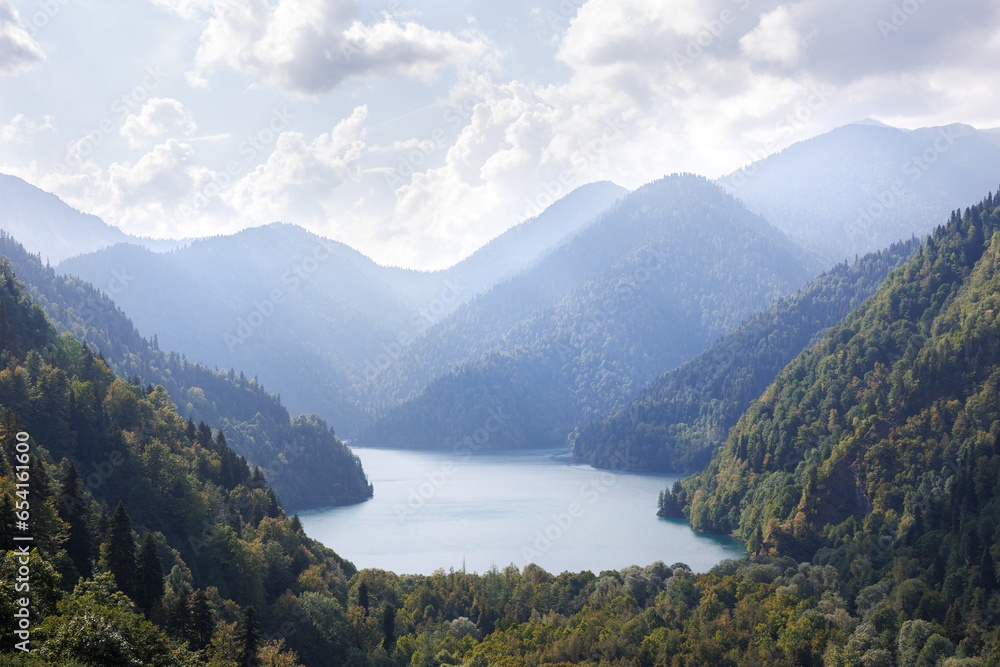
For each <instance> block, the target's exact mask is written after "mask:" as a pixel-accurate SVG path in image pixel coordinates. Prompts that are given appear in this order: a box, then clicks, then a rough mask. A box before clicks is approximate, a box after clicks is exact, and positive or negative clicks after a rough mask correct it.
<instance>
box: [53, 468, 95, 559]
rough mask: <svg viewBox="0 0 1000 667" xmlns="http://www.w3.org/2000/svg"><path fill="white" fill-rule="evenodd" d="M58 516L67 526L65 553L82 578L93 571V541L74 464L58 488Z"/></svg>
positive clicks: (81, 485) (85, 505)
mask: <svg viewBox="0 0 1000 667" xmlns="http://www.w3.org/2000/svg"><path fill="white" fill-rule="evenodd" d="M59 516H60V517H61V518H62V519H63V521H65V522H66V523H67V524H68V525H69V535H68V536H67V539H66V547H65V548H66V553H67V554H68V555H69V557H70V560H72V561H73V565H74V567H76V571H77V572H79V573H80V576H82V577H89V576H90V575H91V573H92V571H93V565H92V562H91V559H92V558H93V556H94V541H93V536H92V535H91V534H90V525H89V511H88V509H87V504H86V500H85V499H84V497H83V483H82V482H81V480H80V472H79V471H78V470H77V469H76V465H75V464H74V463H70V464H69V469H68V470H67V471H66V476H65V477H63V480H62V484H60V486H59Z"/></svg>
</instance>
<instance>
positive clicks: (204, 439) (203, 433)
mask: <svg viewBox="0 0 1000 667" xmlns="http://www.w3.org/2000/svg"><path fill="white" fill-rule="evenodd" d="M197 437H198V442H199V443H200V444H201V446H202V447H204V448H205V449H211V448H212V429H211V427H210V426H209V425H208V424H206V423H205V422H204V420H202V421H200V422H198V436H197Z"/></svg>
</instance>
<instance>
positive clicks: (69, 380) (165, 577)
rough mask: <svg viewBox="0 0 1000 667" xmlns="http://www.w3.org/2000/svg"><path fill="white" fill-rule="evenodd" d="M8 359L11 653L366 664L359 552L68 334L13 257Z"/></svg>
mask: <svg viewBox="0 0 1000 667" xmlns="http://www.w3.org/2000/svg"><path fill="white" fill-rule="evenodd" d="M0 359H2V362H3V368H2V370H0V442H2V449H0V517H2V522H0V549H2V563H0V568H2V570H3V576H2V578H0V589H2V592H3V594H2V595H0V608H2V613H3V615H4V617H5V618H7V619H8V620H9V619H12V618H15V616H14V614H15V611H16V610H18V609H20V608H21V607H22V606H23V605H22V604H21V603H20V602H19V600H21V599H22V598H23V599H25V600H27V609H28V614H29V616H28V618H29V621H28V623H29V626H30V636H29V638H28V640H27V641H28V643H27V644H25V645H24V648H26V649H30V651H31V653H30V656H28V655H26V654H25V653H22V652H20V651H19V650H18V649H16V648H15V643H16V642H20V641H25V637H23V636H17V635H15V634H14V629H15V626H14V625H13V624H12V623H10V622H5V623H3V624H0V639H2V649H0V651H2V652H3V653H5V654H6V655H5V656H4V658H3V660H4V662H5V664H15V665H46V664H52V665H71V664H90V665H136V666H138V665H143V666H163V667H173V666H175V665H195V664H212V665H218V666H220V667H222V666H225V667H237V666H238V665H243V664H248V662H247V661H248V660H251V661H252V660H254V659H257V658H261V659H265V660H267V659H270V660H278V661H280V662H272V663H270V664H282V665H295V664H297V659H296V657H295V656H294V655H293V654H291V653H289V652H288V651H287V649H289V648H291V649H293V650H294V651H296V652H297V653H298V656H299V657H300V658H301V659H303V660H305V661H306V662H307V663H308V664H309V665H330V666H331V667H332V666H334V665H336V666H338V667H339V666H342V665H353V664H359V665H360V664H368V663H367V660H366V659H365V658H364V655H363V652H362V651H360V650H359V649H358V648H356V646H355V645H354V644H353V643H352V640H351V639H350V638H349V637H348V631H347V629H346V628H347V627H348V621H347V613H346V612H345V607H346V606H347V604H348V597H347V596H348V590H347V586H346V582H347V580H348V578H349V577H351V576H352V575H354V573H355V569H354V567H353V566H352V565H351V564H350V563H348V562H346V561H344V560H343V559H341V558H339V557H338V556H337V555H336V554H335V553H334V552H332V551H331V550H330V549H328V548H326V547H324V546H323V545H321V544H319V543H317V542H315V541H313V540H310V539H309V538H307V537H306V536H305V534H304V533H303V532H302V526H301V523H300V522H299V521H298V519H297V518H293V519H291V520H289V519H288V518H287V517H286V515H285V514H284V512H283V511H282V509H281V507H280V505H279V503H278V501H277V499H276V497H275V495H274V493H273V491H271V490H270V489H269V488H268V487H267V484H266V482H265V480H264V477H263V475H262V474H261V472H260V470H259V469H258V470H255V471H251V469H250V468H249V467H248V466H247V464H246V461H245V460H244V459H243V458H242V457H239V456H238V455H237V454H235V453H234V452H233V451H232V450H231V449H230V448H229V447H228V446H227V445H226V442H225V437H224V436H223V435H221V433H219V432H218V431H213V430H212V429H211V428H209V427H208V426H205V427H201V428H197V429H196V428H195V427H194V426H193V425H191V424H190V422H188V423H187V424H186V423H185V421H184V419H182V418H181V417H180V416H179V415H178V414H177V412H176V410H175V409H174V406H173V404H172V403H171V401H170V398H169V397H168V396H167V394H166V392H165V391H163V389H162V388H159V387H156V388H152V389H148V388H144V387H142V386H139V385H134V384H130V383H128V382H126V381H124V380H122V379H120V378H117V377H115V375H114V374H113V373H112V372H111V371H110V370H109V369H108V367H107V366H106V365H105V363H104V362H103V361H102V360H101V359H100V357H97V356H95V355H94V354H93V353H92V351H91V350H90V349H89V348H88V347H86V346H84V345H82V344H81V343H79V342H78V341H77V340H76V339H74V338H73V337H72V336H70V335H69V334H64V335H62V336H57V334H56V331H55V329H54V328H53V327H52V326H51V324H50V323H49V322H48V320H47V319H46V317H45V314H44V313H43V312H42V310H41V308H40V307H38V305H36V304H33V303H32V302H31V298H30V296H29V294H28V291H27V289H26V288H25V286H24V285H23V283H21V282H20V281H18V280H17V279H16V278H15V276H14V273H13V271H12V267H11V264H10V262H9V261H8V260H7V259H6V258H0ZM18 443H21V444H18ZM25 450H27V451H25ZM15 474H16V475H17V476H16V477H15ZM15 480H16V481H17V482H19V483H20V484H22V485H23V486H16V485H15ZM15 508H16V509H17V512H18V513H17V514H16V515H15ZM15 518H16V519H17V522H15ZM15 535H17V536H20V537H24V536H30V537H32V538H33V541H32V542H29V543H28V544H29V546H31V547H33V548H32V550H31V553H30V556H29V557H27V558H26V557H25V556H23V555H19V552H18V551H15V550H14V549H15V545H17V546H23V545H24V544H25V543H24V542H15V541H14V540H13V537H14V536H15ZM26 561H27V563H26ZM18 572H19V573H20V574H16V573H18ZM26 573H27V574H26ZM15 575H16V576H19V577H22V578H26V579H23V580H26V581H28V582H29V587H28V588H24V587H22V588H20V589H18V590H17V591H15ZM126 596H127V597H126ZM22 629H23V627H22ZM265 635H266V636H268V637H269V640H268V641H267V642H266V643H265V642H264V641H263V638H264V636H265ZM10 654H14V655H13V656H11V655H10ZM279 654H280V655H279ZM255 656H256V657H255ZM268 656H271V657H270V658H268Z"/></svg>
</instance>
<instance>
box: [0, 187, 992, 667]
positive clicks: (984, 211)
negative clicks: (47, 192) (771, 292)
mask: <svg viewBox="0 0 1000 667" xmlns="http://www.w3.org/2000/svg"><path fill="white" fill-rule="evenodd" d="M998 270H1000V202H998V201H997V200H996V199H995V198H994V197H993V195H992V194H991V195H990V196H988V197H987V198H986V199H985V200H984V201H983V202H982V203H980V204H978V205H976V206H974V207H970V208H969V209H967V210H965V211H964V212H958V211H956V212H955V213H954V214H953V215H952V217H951V218H950V220H949V221H948V222H947V224H945V225H942V226H940V227H939V228H938V229H937V230H935V232H934V233H933V234H932V235H931V236H930V237H929V238H928V239H927V240H926V241H925V243H924V244H923V245H922V247H921V248H920V250H919V251H918V252H917V253H916V254H915V255H914V256H913V257H912V258H911V259H910V260H908V261H906V262H905V263H904V264H903V265H902V266H900V267H899V268H896V269H894V270H892V271H891V272H890V273H889V275H888V277H887V278H886V280H885V281H884V282H883V283H882V284H881V286H880V287H879V288H878V289H877V290H876V291H875V293H874V294H873V295H872V296H871V297H870V298H868V299H866V300H864V302H863V303H862V304H861V305H860V306H859V307H858V308H856V309H855V310H854V311H852V312H851V313H850V314H849V315H848V316H847V317H846V318H845V319H844V320H843V321H842V322H840V323H839V324H836V325H834V326H832V327H831V328H829V329H828V330H827V331H826V333H825V334H824V335H823V336H822V338H821V339H820V340H818V341H816V342H815V343H813V344H812V345H810V346H809V347H808V348H807V349H806V350H804V351H802V352H801V354H799V355H798V356H797V357H796V358H795V359H794V360H792V361H791V363H790V364H788V366H787V367H786V368H784V369H783V370H782V371H781V372H780V373H779V374H778V375H777V377H776V378H775V379H774V381H773V382H772V383H771V384H770V385H769V386H767V387H766V389H764V390H763V392H762V393H761V395H760V397H759V398H757V399H756V400H754V401H753V402H752V403H751V404H750V406H749V408H748V409H747V410H746V411H745V412H744V413H743V415H742V416H741V417H740V418H739V420H738V421H737V423H736V424H735V426H734V427H733V428H732V430H731V432H730V433H729V436H728V437H727V438H726V440H725V442H724V444H723V446H722V448H721V449H719V450H717V451H716V453H715V454H714V455H713V457H712V459H711V462H710V463H709V464H708V466H707V467H706V468H705V470H704V471H702V472H701V473H699V474H696V475H694V476H692V477H689V478H687V479H686V480H684V481H683V482H682V483H681V484H679V485H677V486H675V487H674V488H672V489H669V490H665V491H664V492H663V494H662V495H661V500H660V507H661V513H663V514H665V515H676V514H680V515H682V516H684V517H686V518H687V519H688V520H690V521H691V523H692V525H694V527H695V528H697V529H700V530H705V531H715V532H724V533H729V532H732V533H734V534H735V535H737V536H739V537H740V538H742V539H743V540H745V541H746V542H747V545H748V550H749V552H750V553H749V556H748V557H747V558H745V559H742V560H738V561H726V562H723V563H720V564H719V565H717V566H716V567H715V568H713V569H712V570H711V571H710V572H708V573H704V574H696V573H694V572H692V571H691V570H690V569H689V568H688V567H687V566H686V565H684V564H683V563H674V564H671V565H666V564H665V563H652V564H648V565H645V566H634V567H630V568H625V569H623V570H620V571H605V572H600V573H596V574H595V573H592V572H578V573H572V572H564V573H560V574H554V573H548V572H545V571H544V570H542V569H540V568H538V567H536V566H534V565H528V566H526V567H524V568H522V569H518V568H516V567H513V566H510V567H506V568H494V569H492V570H490V571H487V572H484V573H479V574H476V573H467V572H462V571H449V572H444V571H438V572H436V573H434V574H433V575H430V576H413V575H406V574H405V573H402V574H400V573H392V572H385V571H380V570H372V569H360V570H359V569H358V568H357V567H356V566H355V565H354V564H352V563H349V562H347V561H345V560H344V559H342V558H340V557H339V556H338V555H337V554H336V553H335V552H334V551H332V550H331V549H329V548H327V547H325V546H323V545H321V544H319V543H317V542H315V541H314V540H311V539H309V538H308V537H307V536H306V535H305V534H304V532H303V530H302V524H301V522H300V521H299V519H298V517H297V516H295V515H293V516H291V517H289V516H288V514H287V513H286V512H285V510H284V509H283V506H282V504H281V499H280V498H279V497H278V495H276V494H275V492H274V491H273V490H272V488H271V487H270V486H269V484H268V482H267V479H266V478H265V475H264V473H263V471H262V470H261V469H260V468H259V467H258V466H253V465H251V464H250V463H248V461H247V459H246V458H245V457H243V456H241V455H239V454H237V453H236V452H235V451H234V450H233V449H232V448H230V446H229V444H228V440H227V436H226V434H225V432H224V431H223V430H221V429H219V428H218V426H217V425H210V424H209V423H207V422H200V423H196V422H195V421H194V420H193V419H191V418H188V419H185V418H184V417H182V416H181V415H180V414H179V412H178V409H177V406H176V405H175V404H174V402H173V401H172V400H171V398H170V395H169V394H168V392H167V391H166V390H165V389H164V388H163V387H162V386H157V385H152V384H151V383H136V382H132V381H130V380H129V379H127V378H123V377H118V376H116V375H115V373H114V371H113V370H112V369H111V368H110V366H109V364H108V362H107V360H106V359H103V358H102V355H101V354H95V353H94V352H93V351H92V349H91V347H90V346H89V345H88V344H87V343H86V342H81V341H80V340H78V339H77V338H75V337H74V336H73V335H71V334H70V333H63V334H59V333H58V331H57V330H56V328H55V326H54V325H53V324H52V322H51V321H50V320H49V318H48V317H47V316H46V315H45V313H44V311H43V310H42V308H41V307H40V306H39V305H38V304H37V303H35V302H34V301H33V299H32V296H31V294H30V292H29V290H28V288H27V286H26V285H25V284H24V283H22V282H21V281H20V279H19V278H18V277H17V276H16V274H15V271H14V269H13V266H12V264H11V263H10V262H9V261H8V260H6V259H3V260H0V361H2V366H3V368H2V370H0V405H2V406H3V411H2V414H0V442H2V443H3V447H2V451H3V456H2V460H0V473H2V476H0V479H2V486H0V495H2V496H3V497H2V499H0V503H2V504H3V509H2V515H3V517H4V521H3V522H2V535H0V539H2V540H3V543H4V548H5V551H4V554H5V555H4V559H3V563H2V568H3V570H4V576H3V579H2V581H0V586H2V587H3V588H4V591H3V593H4V594H3V596H2V598H0V605H2V606H3V609H2V612H0V613H2V614H3V615H4V616H5V617H7V618H12V617H13V614H14V612H15V609H14V605H15V600H16V599H17V596H16V595H15V591H14V588H13V587H14V585H15V581H16V573H17V572H18V568H19V567H20V564H19V563H18V561H17V558H18V556H17V552H16V551H14V550H12V549H11V546H12V545H13V539H12V538H13V537H14V536H15V535H16V534H18V533H19V532H20V531H21V528H19V526H18V525H17V524H16V523H15V522H14V517H15V516H16V513H15V512H16V511H18V510H17V509H16V504H17V503H18V502H19V501H23V500H24V499H23V497H21V496H19V495H18V493H17V492H18V490H19V489H18V487H17V484H16V482H15V480H16V479H18V478H17V477H16V476H15V473H16V472H18V471H17V468H18V466H23V467H27V468H28V469H29V470H28V472H29V474H28V478H29V479H30V480H31V482H30V494H29V495H28V498H29V501H28V502H29V503H30V526H31V532H32V534H33V535H34V536H35V538H36V539H35V541H34V542H33V547H34V548H33V550H32V551H31V556H30V570H31V596H30V612H31V618H32V619H33V623H34V624H33V625H32V632H31V649H32V650H31V652H30V654H25V653H23V652H21V651H18V650H16V649H14V648H13V647H14V646H15V643H16V641H18V638H17V637H16V636H15V635H14V634H13V628H12V626H11V625H9V624H5V625H3V629H2V631H0V632H2V633H3V637H2V645H0V646H2V651H3V653H0V664H4V665H198V664H204V665H280V666H288V667H293V666H294V665H306V666H312V665H359V666H360V665H373V666H383V665H399V666H402V665H421V666H422V665H433V666H438V665H466V666H476V667H489V666H491V665H502V666H505V667H506V666H519V665H524V666H525V667H527V666H535V665H544V666H548V667H557V666H559V667H562V666H566V665H587V666H593V667H597V666H599V665H600V666H603V665H613V666H624V665H630V666H632V665H634V666H643V667H645V666H658V665H670V666H675V665H676V666H688V665H692V666H693V665H732V666H737V665H788V666H789V667H792V666H800V665H805V666H812V665H815V666H817V667H819V666H821V665H822V666H824V667H847V666H848V665H863V666H882V665H905V666H911V665H912V666H916V665H921V666H922V665H935V666H937V665H941V666H943V667H977V666H987V665H995V664H998V663H1000V624H998V622H997V621H998V618H997V614H998V610H1000V580H998V575H997V557H998V556H1000V553H998V552H997V537H998V530H1000V526H998V520H997V517H998V516H1000V505H998V503H1000V495H998V491H997V489H998V488H1000V442H998V436H1000V413H998V409H1000V408H998V406H1000V401H998V400H997V397H998V390H1000V336H998V335H997V329H998V324H1000V323H998V322H997V317H998V315H997V314H998V313H1000V271H998ZM19 434H29V436H28V437H27V442H28V443H29V449H30V452H31V453H30V456H28V463H21V459H19V458H18V457H20V456H22V454H21V453H20V452H18V448H17V443H18V442H19V441H20V440H24V439H25V437H24V436H21V435H19ZM663 520H665V521H669V520H675V521H676V520H677V519H670V518H665V519H663ZM22 534H23V533H22ZM334 546H335V545H334ZM361 565H363V564H361Z"/></svg>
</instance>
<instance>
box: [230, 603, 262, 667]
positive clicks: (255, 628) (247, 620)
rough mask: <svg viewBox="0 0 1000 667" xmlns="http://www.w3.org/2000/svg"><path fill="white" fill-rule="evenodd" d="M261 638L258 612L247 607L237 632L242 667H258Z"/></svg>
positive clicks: (237, 644)
mask: <svg viewBox="0 0 1000 667" xmlns="http://www.w3.org/2000/svg"><path fill="white" fill-rule="evenodd" d="M260 644H261V636H260V626H259V625H258V624H257V612H256V610H254V608H253V607H252V606H251V607H247V608H246V609H244V610H243V617H242V618H241V619H240V623H239V626H238V628H237V630H236V648H237V650H238V651H239V665H240V667H256V666H257V665H258V661H257V649H259V648H260Z"/></svg>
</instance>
